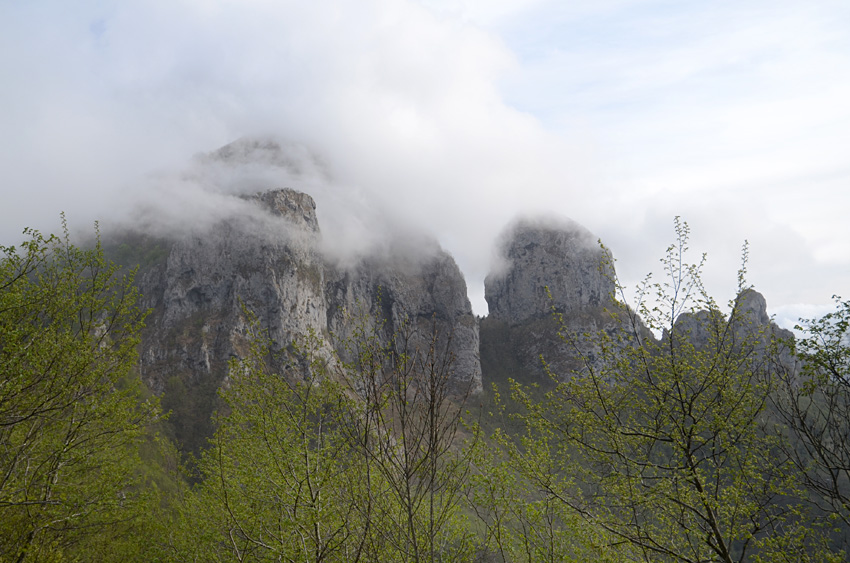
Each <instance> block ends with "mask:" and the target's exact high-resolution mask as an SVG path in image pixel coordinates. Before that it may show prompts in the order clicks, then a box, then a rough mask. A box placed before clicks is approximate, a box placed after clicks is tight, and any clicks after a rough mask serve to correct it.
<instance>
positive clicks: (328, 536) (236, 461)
mask: <svg viewBox="0 0 850 563" xmlns="http://www.w3.org/2000/svg"><path fill="white" fill-rule="evenodd" d="M246 315H247V316H248V322H247V325H248V327H249V329H248V334H247V335H246V336H247V342H246V343H245V345H246V346H247V349H246V352H245V354H244V356H243V357H242V358H240V359H237V358H234V359H233V360H232V361H231V363H230V373H229V375H228V379H227V380H226V382H225V385H224V387H223V389H222V391H221V396H222V398H223V399H224V402H225V404H226V407H227V410H226V412H225V413H221V414H220V415H219V417H218V419H217V421H216V422H217V430H216V433H215V435H214V437H213V438H212V440H211V442H210V445H209V448H208V449H207V450H206V451H204V453H203V455H202V457H201V459H200V461H199V469H200V477H201V479H202V481H201V483H200V484H199V485H198V486H197V487H196V488H195V490H194V492H193V494H192V495H190V499H189V502H188V503H187V504H186V505H185V506H184V509H185V511H186V528H185V530H184V535H183V538H182V545H180V546H178V547H177V556H178V558H179V559H181V560H202V561H223V560H227V561H230V560H235V561H272V560H273V561H305V562H306V561H310V562H322V561H351V562H356V561H360V560H364V556H365V551H364V550H363V549H362V545H363V544H364V541H365V540H364V534H365V532H364V527H365V524H364V522H363V521H362V520H361V519H360V518H359V513H358V511H357V509H356V503H357V502H359V497H358V494H359V492H360V489H361V486H362V483H361V482H360V481H359V476H360V469H359V468H358V467H357V466H356V464H357V462H358V458H357V457H356V456H352V455H351V452H350V449H349V446H348V443H347V441H346V439H345V436H344V434H343V432H342V430H341V427H342V424H343V417H344V416H345V414H346V413H347V412H349V411H350V410H351V408H352V407H351V404H350V403H351V401H350V399H349V398H347V397H346V396H345V394H344V393H343V392H342V388H341V387H340V385H339V384H338V383H336V382H334V381H333V380H332V378H331V377H330V373H329V370H328V368H327V360H328V358H327V357H325V356H324V355H323V354H322V350H321V346H320V342H319V340H318V338H316V337H315V335H308V336H306V337H305V338H304V339H303V341H302V342H301V344H300V345H297V346H293V347H292V348H291V349H290V350H284V351H283V352H276V351H274V350H273V347H272V346H273V343H272V342H271V340H270V339H269V338H268V336H266V335H265V333H263V331H262V330H261V329H260V327H259V325H258V322H257V320H256V318H254V317H253V315H251V314H250V313H249V312H247V311H246ZM277 353H282V354H284V356H285V361H284V362H282V364H283V365H284V366H285V367H284V370H283V372H282V373H278V372H275V371H274V370H272V369H271V365H273V364H279V363H281V362H277V361H275V362H270V361H269V360H270V358H271V357H272V356H274V355H275V354H277ZM370 560H371V559H370Z"/></svg>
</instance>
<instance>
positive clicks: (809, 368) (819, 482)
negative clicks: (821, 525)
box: [775, 297, 850, 535]
mask: <svg viewBox="0 0 850 563" xmlns="http://www.w3.org/2000/svg"><path fill="white" fill-rule="evenodd" d="M835 301H836V309H835V311H833V312H831V313H827V314H826V315H824V316H823V317H821V318H819V319H809V320H803V321H801V323H802V326H797V327H796V328H797V330H800V331H802V332H803V334H804V337H803V338H801V339H799V340H798V341H797V345H796V357H797V359H798V360H799V366H800V369H799V372H795V371H790V372H789V373H788V374H787V377H785V378H783V380H782V381H783V384H784V385H783V387H782V393H781V394H778V397H777V400H776V402H775V406H776V411H777V412H778V413H779V415H780V417H781V418H782V420H783V421H784V422H785V423H786V425H787V427H788V429H789V431H790V437H791V441H792V444H793V446H794V447H791V448H788V453H789V455H790V457H791V459H792V460H793V462H794V463H795V465H796V466H797V467H798V469H799V470H800V471H801V472H802V474H803V476H804V481H805V485H806V487H807V489H808V490H809V491H810V492H811V496H810V499H811V500H812V501H813V502H814V503H815V504H816V505H817V506H818V507H819V508H820V510H821V511H822V512H823V513H826V514H831V515H832V516H833V518H837V519H838V520H839V521H840V522H841V523H842V528H843V532H844V534H845V535H846V534H847V533H848V532H850V340H848V329H849V328H850V301H841V300H840V299H839V298H837V297H836V298H835Z"/></svg>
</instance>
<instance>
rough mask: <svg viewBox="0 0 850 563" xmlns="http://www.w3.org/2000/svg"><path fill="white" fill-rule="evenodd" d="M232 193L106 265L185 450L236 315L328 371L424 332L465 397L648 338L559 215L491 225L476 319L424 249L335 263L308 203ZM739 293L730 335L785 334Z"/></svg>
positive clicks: (243, 336)
mask: <svg viewBox="0 0 850 563" xmlns="http://www.w3.org/2000/svg"><path fill="white" fill-rule="evenodd" d="M296 149H297V147H295V148H292V147H281V146H280V145H278V144H276V143H274V142H258V141H250V140H243V141H238V142H236V143H233V144H231V145H228V146H227V147H224V148H222V149H220V150H218V151H216V152H214V153H210V154H209V155H205V156H202V157H201V160H210V161H211V162H213V163H215V164H216V166H231V165H239V166H242V165H244V164H245V163H246V162H247V163H250V162H253V161H255V160H257V159H259V160H260V161H261V162H262V163H265V164H266V165H267V164H269V163H272V164H273V165H274V166H278V167H279V168H281V170H286V171H288V173H290V178H292V177H295V178H296V179H297V178H298V177H299V174H304V173H305V172H304V171H305V170H307V171H309V170H313V169H315V170H318V171H319V172H320V173H321V174H325V173H326V172H325V171H324V168H323V167H322V164H321V161H320V159H317V158H316V157H313V156H312V155H309V154H308V155H307V156H308V157H309V158H307V157H305V156H304V155H300V156H299V154H298V151H297V150H296ZM287 151H289V152H290V153H293V154H294V155H295V156H291V155H290V156H287V155H286V154H285V153H287ZM293 151H294V152H293ZM305 162H306V163H307V164H304V163H305ZM319 172H317V173H319ZM234 177H235V176H234ZM243 191H244V189H243ZM231 199H232V200H233V201H232V202H231V203H233V205H232V207H233V209H234V211H233V212H231V213H228V214H222V215H221V216H220V218H218V219H215V220H213V221H212V222H210V221H200V222H199V224H198V226H197V227H196V228H188V229H183V230H181V231H179V232H180V233H181V234H176V235H171V236H170V237H161V238H156V237H152V236H150V235H139V234H138V233H137V234H135V235H131V234H128V233H124V234H122V235H120V236H118V237H117V242H116V243H115V244H113V245H112V247H111V252H112V254H113V256H114V257H115V259H116V261H118V262H121V263H126V264H139V265H140V266H141V268H140V272H139V275H138V276H137V283H138V286H139V290H140V293H141V294H142V296H143V303H142V305H143V306H144V307H145V308H147V309H149V310H150V311H151V314H150V316H149V317H148V320H147V327H146V329H145V332H144V335H143V339H142V342H141V345H140V357H141V360H140V366H141V373H142V376H143V379H144V381H145V382H146V383H147V385H148V386H149V387H150V388H151V389H152V390H153V391H154V392H155V393H156V394H158V395H160V396H161V397H162V403H163V406H164V408H165V409H166V410H168V411H171V413H172V414H171V423H172V426H173V428H174V432H175V436H174V437H175V438H176V439H177V440H178V442H179V443H180V444H181V445H182V446H183V447H184V449H188V450H198V449H199V448H200V447H202V446H203V444H204V443H205V439H206V437H208V436H209V435H211V433H212V431H213V428H212V422H211V418H210V416H211V414H212V413H213V412H214V411H215V410H216V408H218V406H219V405H218V397H217V391H218V389H219V388H220V387H221V386H222V385H227V374H228V362H229V360H230V359H231V358H240V357H242V356H243V355H244V354H245V352H246V350H247V345H248V328H249V327H248V326H247V325H246V319H245V314H244V310H245V309H247V310H249V311H251V312H252V313H253V314H254V315H256V317H257V320H258V322H259V324H260V326H261V327H262V328H263V329H266V330H267V331H268V335H269V337H270V338H271V340H272V342H273V347H274V348H276V349H277V350H288V349H291V347H292V346H293V344H295V343H296V342H297V341H298V340H299V339H301V338H303V337H304V336H305V335H308V334H313V335H316V336H317V337H319V339H320V340H321V344H320V348H319V350H318V353H320V354H322V355H323V356H324V357H325V358H327V359H328V360H329V361H331V362H332V363H333V362H334V361H335V358H341V359H342V360H350V359H352V352H351V344H352V343H353V342H354V341H355V340H357V339H358V338H364V335H363V334H361V333H358V330H359V329H360V328H362V327H365V328H366V329H367V331H368V332H370V333H371V334H372V335H373V336H374V338H376V339H377V342H378V343H379V344H380V345H381V346H383V347H387V346H389V345H390V342H391V341H392V339H393V338H394V337H395V336H397V335H399V334H403V335H405V336H406V337H408V344H409V346H410V349H413V350H419V351H422V352H427V351H428V350H429V347H430V346H432V342H431V336H432V335H433V334H434V333H436V334H437V335H438V341H437V348H440V349H444V350H445V351H446V354H447V356H448V357H450V358H451V359H452V369H451V381H450V383H451V385H452V386H453V387H454V388H456V389H458V390H461V391H464V392H466V391H468V392H471V393H472V394H477V393H479V392H480V391H481V390H482V388H483V386H484V384H488V385H489V384H490V383H492V382H496V383H502V382H505V381H506V380H507V378H509V377H510V378H513V379H517V380H519V381H521V382H524V383H543V384H546V385H549V384H551V383H552V379H551V378H550V377H549V374H547V371H546V369H544V361H545V362H546V365H547V366H548V368H549V370H550V373H551V374H554V375H555V376H556V378H560V379H563V378H567V377H572V376H574V375H575V374H580V373H582V372H583V371H584V370H586V369H588V367H594V366H595V363H596V362H597V350H596V348H595V346H596V343H595V342H596V341H595V340H594V338H593V336H594V335H596V334H598V333H599V331H604V332H606V333H608V334H609V335H610V336H612V337H615V338H616V336H617V335H618V334H624V333H626V332H634V331H637V332H638V333H640V334H641V335H642V336H643V337H646V338H654V336H653V335H652V333H650V331H649V330H648V329H647V328H646V327H645V326H643V324H642V323H641V321H640V319H639V318H637V316H636V315H634V314H631V313H630V312H629V311H628V310H626V309H624V308H623V307H622V306H620V305H618V304H616V303H615V301H614V292H615V289H616V284H615V271H614V265H613V259H612V256H611V255H610V252H609V251H608V250H606V249H604V248H603V247H602V246H600V244H599V243H598V242H597V238H596V237H595V236H594V235H593V234H591V233H590V232H589V231H588V230H587V229H585V228H584V227H582V226H581V225H579V224H577V223H575V222H572V221H570V220H566V219H560V220H552V219H548V220H530V219H523V220H518V221H516V222H514V223H513V224H511V225H509V226H508V227H507V228H506V229H505V231H504V233H503V235H502V236H501V238H500V240H499V242H498V249H497V250H498V261H497V264H496V266H495V267H494V268H493V271H492V272H491V273H490V274H489V275H488V276H487V278H486V279H485V297H486V300H487V303H488V305H489V310H490V312H489V315H488V316H487V317H485V318H483V319H478V318H476V317H475V316H474V315H473V313H472V309H471V307H470V303H469V299H468V298H467V290H466V282H465V280H464V278H463V275H462V273H461V271H460V269H459V268H458V266H457V264H456V263H455V261H454V259H453V258H452V256H451V255H450V254H449V253H447V252H446V251H445V250H443V249H442V248H441V247H440V245H439V244H438V243H437V242H436V241H435V240H433V239H430V238H428V237H422V236H412V235H411V236H399V237H390V238H391V239H392V240H389V241H388V242H387V243H386V244H384V245H382V246H381V247H380V250H375V251H372V252H367V253H363V254H362V255H357V256H355V257H353V258H352V257H351V256H348V257H347V259H346V260H344V261H343V260H340V259H338V258H337V257H334V255H333V253H329V252H327V248H326V247H325V245H324V244H323V241H322V230H321V226H320V223H319V220H318V217H317V214H316V203H315V201H314V200H313V198H312V197H311V196H310V195H308V194H306V193H302V192H299V191H296V190H293V189H289V188H283V189H271V190H262V191H259V192H257V193H254V194H252V195H244V196H231ZM739 299H740V300H741V307H742V309H743V310H744V311H745V312H746V319H748V322H747V323H746V326H743V325H742V326H741V327H740V330H747V331H761V333H762V334H764V338H763V341H764V343H765V345H766V343H767V342H768V340H769V337H770V336H779V337H789V336H790V333H787V331H784V332H783V331H781V329H779V328H778V327H776V326H775V325H773V324H772V323H771V322H770V319H769V317H768V315H767V312H766V303H765V300H764V297H762V296H761V295H760V294H758V293H756V292H755V291H752V290H750V291H747V292H745V293H744V294H742V295H741V296H740V297H739ZM706 314H707V313H704V312H703V313H700V312H697V313H692V314H685V315H682V316H681V318H680V319H679V320H678V322H677V325H676V326H677V327H681V328H682V330H687V331H689V333H691V334H692V335H691V338H693V339H694V340H695V341H698V340H699V339H700V338H703V337H705V335H701V333H700V330H701V323H700V319H701V318H702V317H701V315H703V316H704V315H706ZM555 315H558V316H559V317H557V318H556V316H555ZM663 337H664V336H663V335H662V338H663ZM789 361H790V357H789ZM277 362H278V363H277V365H274V366H273V367H274V368H275V369H278V370H281V372H283V365H282V363H281V360H277Z"/></svg>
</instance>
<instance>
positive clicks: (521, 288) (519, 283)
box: [484, 221, 614, 325]
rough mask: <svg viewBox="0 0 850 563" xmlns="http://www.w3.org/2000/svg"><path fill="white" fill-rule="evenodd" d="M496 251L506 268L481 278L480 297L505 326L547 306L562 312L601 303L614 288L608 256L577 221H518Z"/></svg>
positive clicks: (546, 311)
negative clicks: (483, 295) (482, 281)
mask: <svg viewBox="0 0 850 563" xmlns="http://www.w3.org/2000/svg"><path fill="white" fill-rule="evenodd" d="M500 255H501V256H500V257H501V258H502V259H503V260H504V261H505V263H506V269H505V271H503V272H498V273H492V274H490V275H489V276H487V279H486V280H485V281H484V290H485V298H486V299H487V304H488V306H489V307H490V316H491V317H492V318H493V319H495V320H499V321H503V322H506V323H508V324H509V325H517V324H521V323H524V322H526V321H528V320H530V319H534V318H539V317H541V316H548V315H550V314H551V311H552V307H554V308H555V309H556V310H557V311H559V312H561V313H568V314H569V313H580V312H581V311H584V310H586V309H589V308H598V307H603V306H605V305H606V304H607V303H608V302H609V299H610V296H611V295H612V294H613V292H614V278H613V275H612V274H613V269H612V267H611V264H610V259H609V257H608V256H606V253H605V252H604V251H603V250H602V249H601V248H600V247H599V245H598V243H597V242H596V238H595V237H594V236H593V235H592V234H591V233H590V231H588V230H587V229H585V228H584V227H582V226H581V225H579V224H577V223H573V222H567V221H564V222H561V223H557V224H556V223H553V222H548V223H535V222H532V221H522V222H519V223H517V224H515V225H514V226H513V227H512V228H510V229H509V230H508V231H507V234H506V235H505V236H504V237H503V240H502V245H501V248H500ZM547 288H548V293H547V291H546V290H547ZM550 295H551V297H550Z"/></svg>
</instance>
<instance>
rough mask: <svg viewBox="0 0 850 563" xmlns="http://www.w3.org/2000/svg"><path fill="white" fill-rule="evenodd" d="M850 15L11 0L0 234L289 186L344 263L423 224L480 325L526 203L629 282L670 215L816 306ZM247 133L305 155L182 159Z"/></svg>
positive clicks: (833, 11)
mask: <svg viewBox="0 0 850 563" xmlns="http://www.w3.org/2000/svg"><path fill="white" fill-rule="evenodd" d="M848 17H850V12H848V9H847V8H846V7H843V5H842V4H841V3H839V2H827V1H815V2H811V3H805V4H804V5H803V4H800V3H796V2H779V3H776V2H766V1H761V0H759V1H758V2H755V3H747V4H746V5H742V4H733V3H730V4H723V5H721V6H720V7H719V8H716V7H708V5H706V4H704V3H696V2H684V3H680V4H675V5H671V4H669V3H656V2H642V1H633V0H611V1H606V2H586V3H584V2H575V3H573V2H571V3H563V2H555V1H553V0H504V1H500V2H479V1H477V0H469V1H464V2H460V3H447V2H443V1H442V0H422V1H421V2H413V1H407V0H357V1H354V0H323V1H320V2H296V1H294V0H290V1H279V2H268V1H265V0H245V1H240V2H236V1H233V0H221V1H217V2H208V1H201V0H169V1H166V0H146V1H142V0H123V1H118V0H112V1H106V2H104V1H96V0H82V1H80V2H74V3H73V6H71V5H70V4H69V3H67V2H59V1H54V2H49V1H45V2H11V3H10V2H7V3H4V4H3V5H2V6H0V72H2V73H3V76H4V88H2V89H0V108H3V109H2V110H0V190H2V191H0V195H1V196H2V200H3V205H2V206H0V239H2V240H3V241H10V242H11V241H14V240H15V238H16V237H18V236H19V233H20V230H21V229H22V228H23V227H24V226H35V227H39V228H42V229H43V230H54V229H55V226H56V223H57V215H58V212H59V211H60V210H66V211H67V212H68V215H69V219H70V220H71V222H72V225H80V224H82V225H86V224H88V223H90V222H91V221H92V220H94V219H95V218H100V219H109V218H116V219H117V218H121V217H127V216H128V215H129V214H131V213H135V212H131V211H130V210H131V209H134V207H133V206H135V205H139V204H140V202H141V203H142V204H144V205H146V206H147V207H148V209H151V208H155V206H156V205H159V206H161V207H162V209H163V211H162V212H161V213H158V214H157V213H154V214H149V217H151V218H152V219H151V220H153V219H156V220H157V221H160V223H161V224H159V226H158V228H163V229H164V228H166V227H165V225H164V223H167V222H169V221H170V222H172V223H177V224H180V223H181V221H183V220H184V218H186V217H191V218H193V219H194V220H198V221H202V220H203V219H202V216H208V217H216V216H218V215H219V214H220V213H223V212H224V210H227V209H228V206H229V205H230V204H228V203H227V201H229V200H228V199H227V198H226V197H224V196H223V195H222V194H223V193H231V192H238V193H244V192H245V191H246V190H248V189H249V188H248V186H250V189H254V187H256V186H277V185H288V186H289V187H293V188H297V189H298V188H300V189H303V190H304V191H307V192H310V193H311V194H312V195H313V196H314V197H315V198H316V200H317V204H318V210H317V212H318V215H319V218H320V221H321V222H322V225H323V228H324V229H325V231H326V233H327V235H328V237H329V238H330V239H331V240H332V241H333V244H335V245H339V248H341V249H342V253H348V252H355V251H356V249H357V248H360V247H361V245H363V244H366V245H368V244H375V243H377V242H379V241H380V240H381V239H385V238H388V237H392V236H393V234H392V233H394V232H396V231H395V230H394V228H391V227H387V225H390V224H394V225H401V226H403V227H404V228H406V229H410V230H412V231H415V232H421V231H428V232H432V233H435V234H436V235H437V236H438V238H439V240H440V242H441V243H442V245H443V246H444V247H445V248H446V249H448V250H449V251H451V252H452V253H453V254H454V256H455V257H456V259H457V261H458V263H459V265H460V266H461V268H462V269H463V271H464V273H465V275H466V277H467V282H468V285H469V290H470V297H471V298H472V301H473V304H474V306H475V307H476V311H477V312H479V313H483V312H484V311H486V305H485V304H484V299H483V284H482V280H483V278H484V276H485V275H486V273H487V270H488V268H489V265H490V257H491V252H492V246H493V243H494V241H495V240H496V237H497V234H498V233H499V232H500V231H501V230H502V229H503V228H504V226H505V225H506V224H507V223H508V222H509V221H510V220H512V219H513V218H514V217H515V216H516V215H517V214H519V213H531V214H538V213H549V214H551V213H556V214H560V215H564V216H568V217H571V218H573V219H575V220H576V221H578V222H579V223H582V224H584V225H585V226H586V227H588V228H589V229H590V230H591V231H593V232H594V234H595V235H597V236H600V237H602V238H603V240H604V241H605V242H606V243H607V244H608V245H609V246H610V247H611V248H612V250H613V252H614V254H615V256H616V257H618V258H619V259H620V266H621V270H622V271H621V277H623V279H624V280H626V281H628V282H631V281H634V280H636V279H638V278H640V277H642V274H643V273H644V272H645V271H646V270H648V269H651V268H652V266H653V264H655V260H656V259H657V258H658V257H659V256H661V254H662V253H663V250H664V248H665V247H666V244H667V243H668V242H669V241H670V240H671V236H670V233H672V229H671V224H672V217H673V216H675V215H682V216H683V217H684V218H685V219H687V220H690V221H691V223H692V226H693V232H694V235H695V237H700V238H699V239H698V240H697V239H696V238H695V241H694V244H693V245H692V246H693V247H694V248H701V247H700V245H701V244H705V247H706V249H707V250H709V252H710V254H711V258H712V260H716V261H717V262H718V270H723V272H722V273H718V274H717V279H718V280H720V279H726V278H731V279H733V280H734V268H735V266H736V265H737V261H738V256H737V252H738V249H739V248H740V245H741V243H742V242H743V239H745V238H749V239H750V240H751V241H752V243H753V264H752V276H753V278H756V279H758V284H762V283H764V284H765V285H768V286H769V287H771V290H773V291H775V292H776V293H777V294H779V295H781V297H778V296H777V297H774V296H773V295H771V293H770V292H769V291H765V293H766V294H767V298H768V302H769V304H771V303H778V304H782V303H792V302H798V301H802V300H805V301H809V300H814V301H815V302H822V301H824V300H828V297H829V295H830V294H831V293H832V292H835V291H836V290H837V289H838V288H837V287H836V286H841V285H846V284H848V283H850V274H848V273H846V271H845V270H850V268H847V256H848V252H850V251H848V248H847V245H846V242H842V241H847V240H850V232H848V231H847V229H848V227H847V226H846V225H847V224H848V223H847V222H846V221H843V219H842V217H841V216H842V212H841V210H842V208H846V205H845V204H846V203H847V202H846V197H845V196H842V195H841V194H842V193H844V192H846V189H843V188H842V186H846V181H847V180H848V172H847V168H846V164H845V163H844V159H845V157H846V154H847V149H848V147H850V137H848V133H847V132H848V131H850V127H848V125H850V111H848V110H847V105H846V104H845V103H844V102H843V100H846V99H847V97H848V96H849V95H850V79H847V78H846V77H847V76H850V74H848V73H847V70H848V69H849V68H850V62H848V55H847V53H848V49H847V47H848V34H847V33H846V29H847V26H846V25H845V24H847V23H848V21H850V20H848ZM245 136H250V137H258V138H266V137H269V136H273V137H275V138H277V139H282V140H284V141H287V142H291V143H293V144H292V145H291V147H300V148H298V149H297V150H296V152H298V151H303V152H304V154H310V155H319V157H320V159H319V160H321V163H322V164H321V166H317V168H316V169H315V170H312V171H311V172H310V174H301V175H300V176H299V175H298V174H294V175H293V174H290V173H287V172H286V171H285V170H284V169H283V168H281V167H275V166H255V167H254V168H253V169H252V170H250V171H249V173H247V175H245V174H246V170H245V169H244V167H243V169H242V170H241V171H240V172H239V174H230V173H229V172H227V170H226V169H225V168H222V167H218V169H215V167H212V168H207V169H203V170H202V169H199V168H198V167H197V166H196V165H194V164H192V162H193V160H192V159H193V155H195V154H197V153H199V152H207V151H210V150H214V149H216V148H218V147H220V146H223V145H225V144H227V143H229V142H231V141H233V140H235V139H237V138H240V137H245ZM311 158H312V157H311ZM308 161H309V162H312V161H311V160H310V158H307V159H306V160H305V162H308ZM319 168H323V170H319ZM205 194H210V197H209V199H204V202H205V203H198V202H199V201H200V199H203V198H205V197H206V195H205ZM824 200H826V201H824ZM152 206H154V207H152ZM845 210H846V209H845ZM842 225H844V226H842ZM345 245H349V246H348V247H346V246H345ZM760 256H768V257H770V258H769V260H768V259H762V258H760ZM795 269H796V270H798V271H796V272H795V271H794V270H795ZM842 272H844V273H842ZM712 275H713V274H712ZM816 277H817V278H822V279H812V278H816ZM762 280H771V281H765V282H762ZM773 280H781V282H780V281H773ZM828 285H829V286H832V289H826V288H827V286H828ZM803 295H804V296H805V297H799V296H803Z"/></svg>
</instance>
